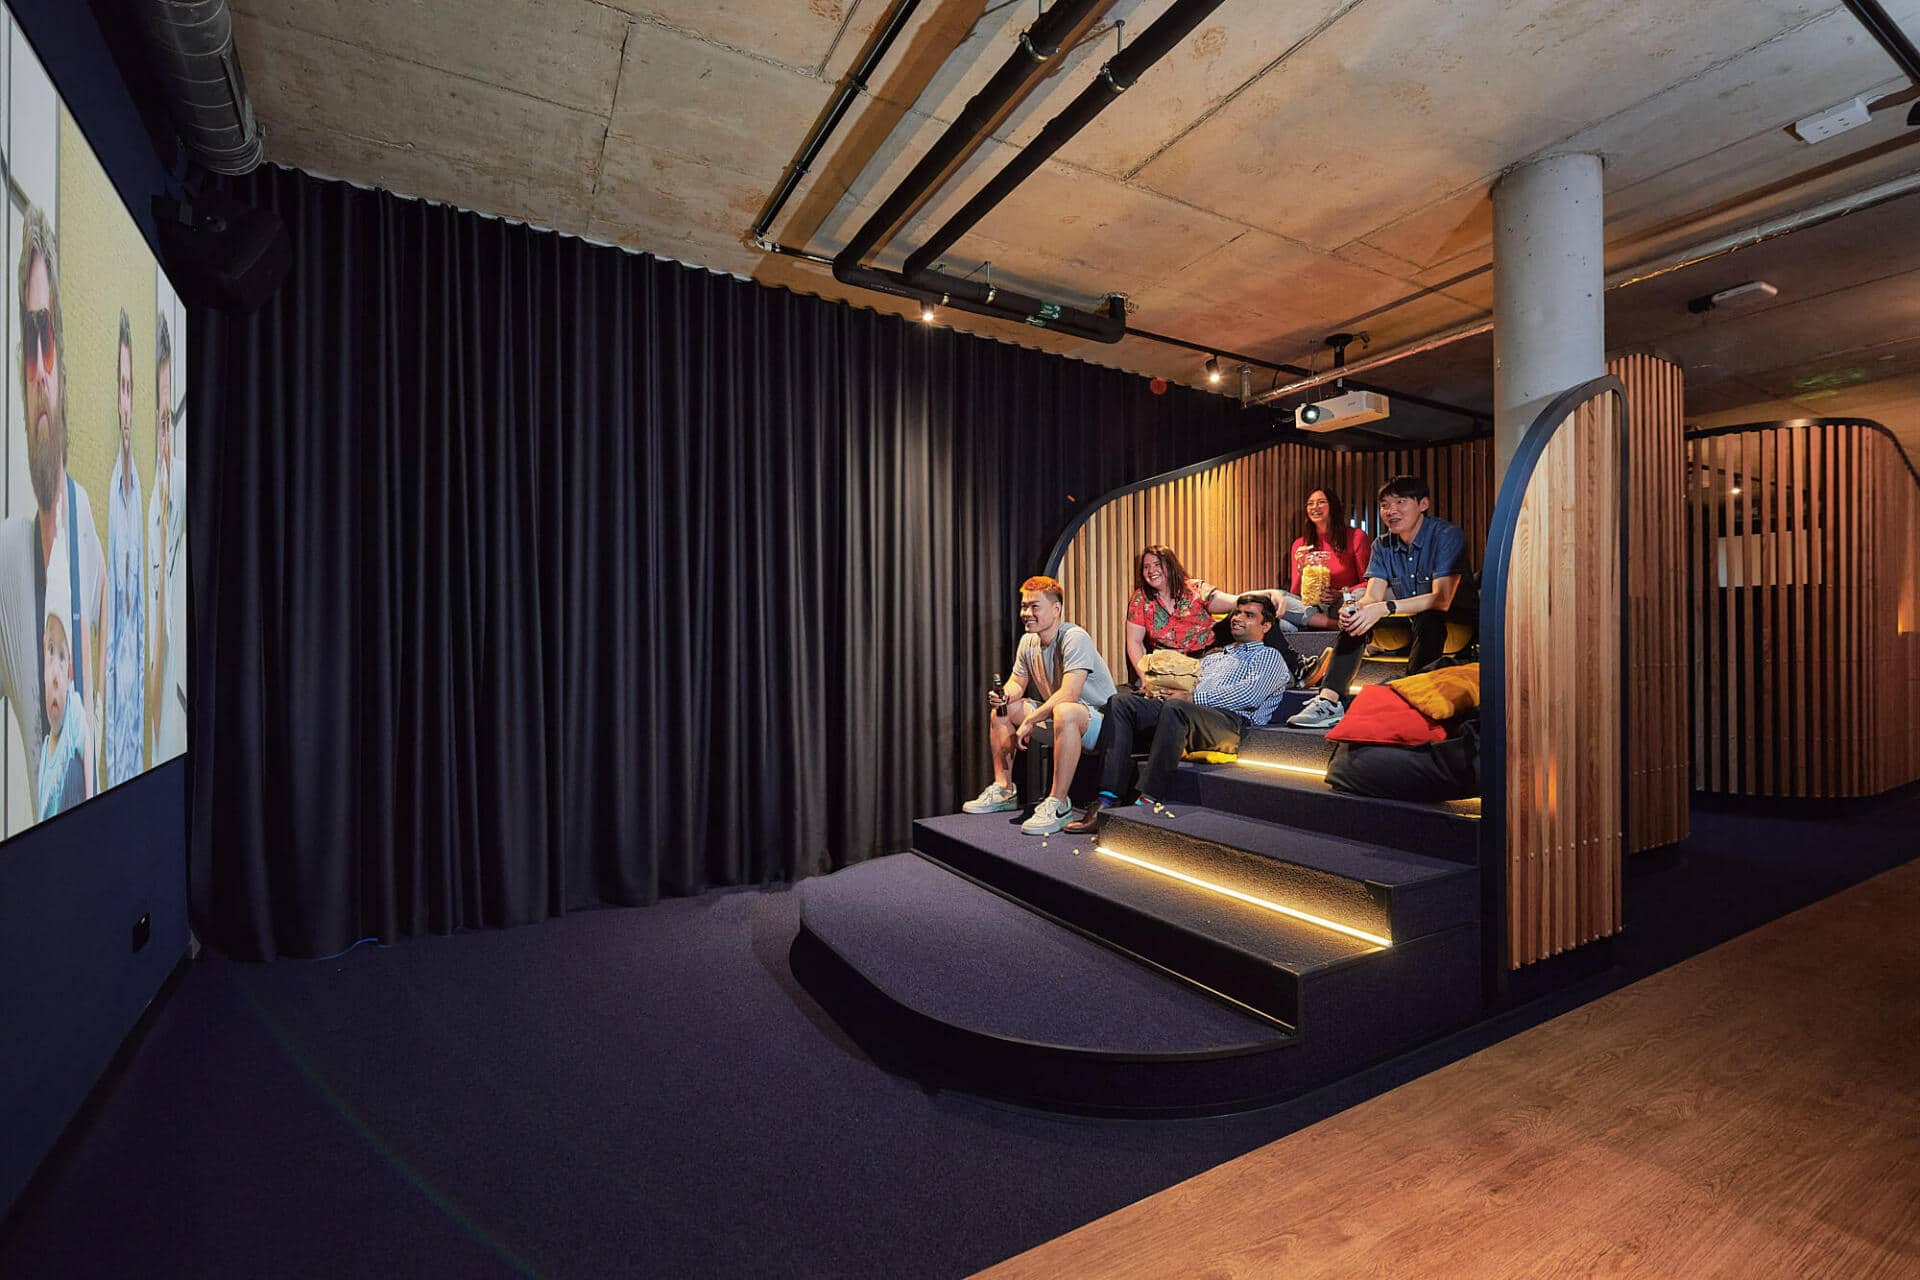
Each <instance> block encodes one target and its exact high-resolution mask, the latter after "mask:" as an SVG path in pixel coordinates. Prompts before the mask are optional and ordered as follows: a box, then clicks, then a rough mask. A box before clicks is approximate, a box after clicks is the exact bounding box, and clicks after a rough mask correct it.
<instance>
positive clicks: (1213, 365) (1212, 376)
mask: <svg viewBox="0 0 1920 1280" xmlns="http://www.w3.org/2000/svg"><path fill="white" fill-rule="evenodd" d="M1207 381H1208V382H1211V383H1213V384H1214V385H1215V386H1218V385H1219V383H1220V357H1219V356H1208V357H1207Z"/></svg>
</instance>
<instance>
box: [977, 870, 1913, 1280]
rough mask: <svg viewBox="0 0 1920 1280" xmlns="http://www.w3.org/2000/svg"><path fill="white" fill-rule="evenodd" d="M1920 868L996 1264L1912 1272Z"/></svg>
mask: <svg viewBox="0 0 1920 1280" xmlns="http://www.w3.org/2000/svg"><path fill="white" fill-rule="evenodd" d="M1916 920H1920V863H1909V864H1908V865H1906V866H1904V867H1901V868H1899V869H1898V870H1895V871H1891V872H1888V873H1887V874H1885V875H1882V876H1880V877H1878V878H1876V879H1874V880H1871V881H1869V882H1867V883H1866V884H1863V885H1859V886H1857V887H1855V888H1853V889H1850V890H1848V891H1847V892H1845V893H1842V894H1838V895H1836V896H1834V897H1832V898H1829V899H1827V900H1825V901H1823V902H1819V903H1816V904H1814V905H1813V906H1811V907H1808V908H1807V909H1805V910H1803V911H1800V912H1796V913H1795V914H1793V915H1791V916H1787V917H1785V918H1783V919H1781V920H1777V921H1775V922H1774V923H1772V924H1770V925H1768V926H1766V927H1764V928H1762V929H1759V930H1756V931H1755V932H1753V933H1750V934H1747V935H1746V936H1744V937H1741V938H1736V939H1735V940H1733V941H1732V942H1729V943H1727V944H1726V945H1724V946H1721V947H1717V948H1715V949H1714V950H1712V951H1709V952H1706V953H1704V954H1702V955H1699V956H1696V957H1694V958H1693V959H1692V960H1689V961H1687V962H1685V963H1684V964H1681V965H1678V966H1675V967H1674V968H1672V969H1669V970H1666V971H1665V972H1663V973H1659V974H1656V975H1654V976H1653V977H1651V978H1648V979H1645V980H1644V981H1641V982H1639V983H1636V984H1634V985H1633V986H1631V987H1627V988H1624V989H1622V990H1620V991H1617V992H1615V993H1613V994H1612V995H1609V996H1607V997H1605V998H1603V999H1601V1000H1598V1001H1595V1002H1594V1003H1592V1004H1589V1005H1586V1006H1584V1007H1583V1008H1580V1009H1577V1010H1575V1011H1574V1012H1572V1013H1569V1014H1566V1015H1564V1016H1563V1017H1560V1018H1557V1019H1555V1020H1554V1021H1552V1022H1549V1023H1545V1024H1543V1025H1541V1026H1538V1027H1535V1028H1533V1029H1532V1030H1529V1031H1526V1032H1524V1033H1522V1034H1520V1035H1518V1036H1515V1037H1514V1038H1512V1039H1511V1040H1507V1041H1505V1042H1503V1043H1501V1044H1498V1045H1495V1046H1493V1047H1492V1048H1490V1049H1486V1050H1483V1051H1482V1052H1480V1053H1477V1054H1475V1055H1473V1056H1472V1057H1470V1058H1465V1059H1462V1060H1461V1061H1459V1062H1456V1063H1454V1064H1453V1065H1451V1066H1449V1067H1446V1068H1443V1069H1442V1070H1440V1071H1436V1072H1434V1073H1433V1074H1431V1075H1428V1076H1424V1077H1422V1078H1421V1079H1419V1080H1416V1081H1413V1082H1412V1083H1409V1084H1406V1085H1403V1086H1402V1087H1400V1088H1398V1089H1395V1090H1394V1091H1392V1092H1391V1093H1386V1094H1382V1095H1381V1096H1380V1097H1378V1098H1375V1099H1372V1100H1371V1101H1369V1102H1366V1103H1363V1104H1361V1105H1360V1106H1357V1107H1355V1108H1353V1109H1352V1110H1349V1111H1346V1112H1344V1113H1342V1114H1340V1115H1338V1116H1334V1117H1332V1118H1330V1119H1328V1120H1325V1121H1322V1122H1321V1123H1319V1124H1317V1125H1314V1126H1312V1127H1310V1128H1307V1129H1303V1130H1301V1131H1300V1132H1298V1133H1295V1134H1292V1135H1290V1136H1288V1137H1286V1138H1283V1139H1281V1140H1280V1141H1278V1142H1275V1143H1273V1144H1271V1145H1269V1146H1266V1147H1263V1148H1261V1149H1260V1150H1258V1151H1254V1152H1250V1153H1249V1154H1247V1155H1245V1156H1242V1157H1241V1158H1240V1159H1238V1160H1234V1161H1231V1162H1229V1163H1227V1164H1224V1165H1221V1166H1219V1167H1218V1168H1215V1169H1212V1170H1209V1171H1208V1172H1206V1173H1204V1174H1201V1175H1200V1176H1198V1177H1196V1178H1193V1179H1190V1180H1189V1181H1187V1182H1184V1183H1181V1184H1180V1185H1178V1186H1175V1187H1170V1188H1168V1189H1167V1190H1166V1191H1163V1192H1161V1193H1160V1194H1158V1195H1155V1196H1151V1197H1149V1198H1147V1199H1145V1200H1142V1201H1140V1202H1138V1203H1137V1204H1134V1205H1130V1206H1129V1207H1127V1208H1125V1209H1122V1210H1120V1211H1119V1212H1117V1213H1114V1214H1111V1215H1109V1216H1108V1217H1106V1218H1103V1219H1101V1220H1100V1221H1097V1222H1094V1223H1090V1224H1088V1225H1087V1226H1085V1227H1082V1228H1081V1229H1079V1230H1078V1231H1075V1232H1072V1233H1071V1234H1069V1235H1065V1236H1062V1237H1060V1238H1059V1239H1057V1240H1054V1241H1051V1242H1049V1243H1047V1244H1045V1245H1042V1246H1040V1247H1039V1248H1037V1249H1034V1250H1032V1251H1030V1252H1028V1253H1025V1254H1023V1255H1021V1256H1019V1257H1017V1258H1013V1259H1010V1260H1009V1261H1007V1262H1005V1263H1002V1264H1001V1265H1000V1266H998V1267H995V1268H993V1269H992V1270H990V1271H988V1272H986V1273H984V1274H986V1275H989V1276H992V1277H994V1278H995V1280H1013V1278H1015V1277H1024V1276H1034V1277H1048V1278H1049V1280H1051V1278H1052V1277H1057V1276H1073V1277H1076V1278H1079V1277H1087V1276H1155V1277H1159V1276H1206V1277H1209V1278H1219V1280H1224V1278H1225V1277H1235V1276H1260V1277H1267V1276H1283V1277H1287V1278H1288V1280H1292V1278H1293V1277H1309V1276H1343V1277H1344V1276H1423V1277H1431V1276H1527V1277H1546V1276H1592V1275H1609V1276H1612V1275H1636V1276H1640V1275H1644V1276H1685V1277H1689V1278H1690V1280H1691V1278H1692V1277H1700V1276H1738V1277H1742V1278H1743V1280H1746V1278H1748V1277H1760V1276H1794V1277H1801V1276H1835V1277H1842V1276H1844V1277H1849V1278H1850V1280H1851V1278H1855V1277H1870V1276H1887V1277H1892V1276H1905V1277H1916V1276H1920V928H1916V925H1915V922H1916Z"/></svg>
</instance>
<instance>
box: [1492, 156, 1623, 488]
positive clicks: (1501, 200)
mask: <svg viewBox="0 0 1920 1280" xmlns="http://www.w3.org/2000/svg"><path fill="white" fill-rule="evenodd" d="M1601 215H1602V207H1601V188H1600V157H1599V156H1590V155H1570V156H1549V157H1547V158H1546V159H1544V160H1536V161H1534V162H1533V163H1531V164H1527V165H1523V166H1522V167H1520V168H1518V169H1515V170H1513V171H1512V172H1511V173H1508V174H1507V175H1505V176H1504V177H1502V178H1501V179H1500V181H1499V182H1497V183H1495V184H1494V188H1493V405H1494V410H1493V442H1494V467H1495V470H1494V478H1495V484H1496V485H1498V484H1500V483H1502V482H1503V481H1504V480H1505V478H1506V473H1507V463H1508V462H1509V461H1511V460H1512V458H1513V455H1514V451H1515V450H1516V449H1518V448H1519V446H1520V437H1521V436H1522V435H1524V434H1525V433H1526V430H1527V428H1528V427H1529V426H1531V425H1533V419H1534V417H1535V416H1536V415H1537V414H1538V413H1539V412H1540V410H1542V409H1544V408H1545V407H1546V406H1547V402H1548V401H1550V400H1552V399H1553V397H1555V396H1557V395H1559V394H1560V393H1561V392H1562V391H1565V390H1566V389H1567V388H1569V387H1573V386H1577V385H1579V384H1580V383H1582V382H1585V381H1587V380H1588V379H1589V378H1597V377H1599V376H1600V375H1601V374H1603V373H1605V372H1606V371H1607V354H1606V267H1605V263H1604V259H1603V254H1604V250H1605V225H1604V221H1603V219H1602V216H1601Z"/></svg>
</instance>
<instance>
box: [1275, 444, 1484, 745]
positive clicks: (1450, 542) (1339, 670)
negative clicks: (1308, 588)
mask: <svg viewBox="0 0 1920 1280" xmlns="http://www.w3.org/2000/svg"><path fill="white" fill-rule="evenodd" d="M1431 505H1432V495H1431V494H1430V493H1429V492H1428V489H1427V482H1426V481H1424V480H1422V479H1420V478H1419V477H1418V476H1395V477H1394V478H1393V479H1391V480H1389V481H1387V482H1386V483H1385V484H1383V485H1381V486H1380V523H1381V525H1382V531H1381V534H1380V537H1379V538H1378V539H1376V540H1375V541H1374V544H1373V555H1372V556H1371V558H1369V559H1368V561H1367V589H1366V592H1365V594H1363V595H1362V596H1361V597H1360V599H1359V601H1357V602H1356V603H1354V604H1351V605H1348V606H1347V607H1346V608H1344V609H1342V610H1341V611H1340V638H1339V639H1338V640H1336V641H1334V645H1333V660H1332V661H1331V662H1330V663H1329V664H1328V666H1327V674H1326V676H1325V677H1324V678H1323V679H1322V680H1321V682H1320V696H1319V697H1317V698H1315V699H1314V700H1313V701H1311V702H1309V703H1308V704H1307V705H1306V706H1305V707H1304V708H1303V709H1302V710H1301V711H1299V712H1298V713H1297V714H1295V715H1294V716H1293V717H1291V718H1290V719H1289V720H1288V721H1287V723H1288V724H1290V725H1293V726H1294V727H1295V728H1300V729H1325V728H1329V727H1331V726H1333V725H1335V724H1338V723H1339V722H1340V719H1341V717H1343V716H1344V715H1346V713H1347V709H1346V701H1345V695H1346V692H1347V687H1348V685H1350V684H1351V683H1352V681H1353V673H1354V671H1355V669H1356V668H1358V667H1359V665H1360V655H1361V654H1362V653H1363V652H1364V651H1365V649H1366V647H1367V637H1368V636H1369V635H1370V634H1372V632H1373V629H1374V627H1375V626H1376V625H1378V624H1379V622H1380V619H1382V618H1384V617H1387V616H1389V615H1391V614H1404V615H1405V616H1406V617H1407V620H1408V621H1409V622H1410V623H1411V624H1412V625H1413V649H1412V652H1410V653H1409V654H1408V656H1407V674H1408V675H1413V674H1415V673H1416V672H1420V671H1424V670H1426V668H1427V667H1428V666H1429V665H1431V664H1432V663H1433V662H1435V661H1437V660H1438V659H1439V657H1440V655H1441V653H1442V651H1443V649H1444V647H1445V645H1446V642H1447V611H1448V610H1449V609H1451V608H1452V607H1453V600H1454V596H1455V594H1456V593H1457V592H1458V591H1459V590H1460V582H1461V579H1462V578H1464V577H1465V576H1466V572H1467V535H1466V534H1464V533H1462V532H1461V531H1460V526H1459V525H1457V524H1452V523H1450V522H1448V521H1446V520H1442V519H1440V518H1439V517H1438V516H1431V515H1428V514H1427V509H1428V508H1429V507H1430V506H1431Z"/></svg>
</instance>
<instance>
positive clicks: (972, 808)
mask: <svg viewBox="0 0 1920 1280" xmlns="http://www.w3.org/2000/svg"><path fill="white" fill-rule="evenodd" d="M1019 807H1020V788H1018V787H1012V786H1008V787H1003V786H1001V785H1000V784H999V783H997V782H990V783H988V784H987V789H986V790H985V791H982V792H981V793H980V794H979V795H977V796H975V797H974V798H973V799H971V800H969V801H967V802H966V803H965V804H963V805H961V806H960V812H962V813H1005V812H1007V811H1008V810H1009V809H1018V808H1019Z"/></svg>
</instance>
